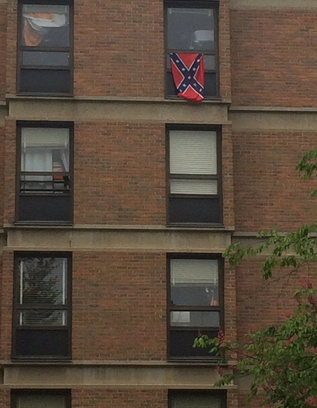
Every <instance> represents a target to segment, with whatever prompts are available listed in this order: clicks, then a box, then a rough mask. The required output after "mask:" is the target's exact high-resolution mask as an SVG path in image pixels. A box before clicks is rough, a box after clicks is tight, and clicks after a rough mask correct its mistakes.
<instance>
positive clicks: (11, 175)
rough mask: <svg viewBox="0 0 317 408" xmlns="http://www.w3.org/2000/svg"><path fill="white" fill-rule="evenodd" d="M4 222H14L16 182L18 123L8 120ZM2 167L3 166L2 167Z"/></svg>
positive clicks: (5, 148) (5, 152)
mask: <svg viewBox="0 0 317 408" xmlns="http://www.w3.org/2000/svg"><path fill="white" fill-rule="evenodd" d="M3 166H4V195H3V198H4V222H5V223H13V222H14V212H15V182H16V122H15V120H7V121H6V127H5V145H4V163H3ZM0 167H1V165H0Z"/></svg>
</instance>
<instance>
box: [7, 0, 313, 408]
mask: <svg viewBox="0 0 317 408" xmlns="http://www.w3.org/2000/svg"><path fill="white" fill-rule="evenodd" d="M315 3H316V1H315V0H302V1H300V0H275V1H274V2H273V1H272V0H261V1H259V0H138V1H135V0H130V1H125V2H121V3H120V2H118V1H114V0H102V1H101V0H90V1H89V2H88V1H86V0H74V1H73V0H0V192H1V195H0V277H1V285H0V362H1V366H0V367H1V375H0V408H9V407H12V408H31V406H32V408H34V406H40V405H41V406H42V405H44V404H46V405H47V406H48V408H66V407H67V408H69V407H70V406H71V407H72V408H84V407H96V408H98V407H100V408H101V407H108V406H109V407H110V406H113V405H116V406H118V407H119V408H129V407H134V408H147V407H150V406H151V407H155V408H167V407H168V406H169V407H171V408H183V407H185V408H186V406H187V407H188V408H207V407H211V408H220V407H222V408H224V407H225V406H226V407H228V408H237V407H244V406H245V399H246V393H247V386H246V385H245V384H243V383H241V384H232V385H230V386H228V387H225V388H224V389H221V390H217V389H215V387H214V383H215V381H216V380H217V379H218V374H217V370H216V367H217V365H218V364H219V362H217V359H215V357H213V356H211V355H208V354H206V352H205V351H202V350H197V349H193V348H192V347H191V345H192V342H193V339H194V338H195V337H196V336H197V335H199V333H208V334H210V335H215V334H216V333H217V331H218V330H219V328H221V329H222V330H224V332H225V333H226V335H227V336H228V337H230V338H231V339H236V338H238V339H241V338H243V336H244V335H245V334H246V333H248V331H249V330H250V329H251V328H254V327H261V326H263V325H266V324H270V323H272V322H280V321H282V320H283V318H285V316H286V313H287V311H288V310H289V309H290V308H291V307H292V301H291V299H290V294H291V293H292V292H293V289H294V288H295V287H296V285H297V278H296V277H293V278H292V279H291V280H290V281H288V282H287V285H286V284H285V283H286V282H285V281H283V280H280V281H279V282H278V283H276V284H274V285H270V282H263V281H262V279H261V274H260V272H259V260H258V259H251V260H248V261H245V262H243V263H242V264H241V265H240V266H239V267H237V268H236V269H235V270H234V269H232V268H230V267H229V265H228V264H227V262H226V261H224V260H223V259H222V257H221V254H222V253H223V251H224V250H225V249H226V247H227V246H228V244H230V243H231V242H237V241H241V240H242V241H243V242H245V243H251V242H253V240H254V237H255V234H256V232H257V231H258V230H260V229H263V228H268V229H269V228H276V229H278V230H280V231H290V230H292V229H294V228H296V227H298V226H300V225H301V224H303V223H311V222H312V220H314V216H315V213H316V203H315V202H314V201H312V200H310V199H309V191H310V190H311V189H312V187H313V183H312V182H310V181H306V182H303V181H300V179H299V176H298V175H297V173H296V171H295V167H296V164H297V163H298V161H299V160H300V158H301V157H302V155H303V154H304V153H305V152H306V151H307V150H309V149H310V148H312V147H314V146H315V145H316V141H315V132H316V128H317V115H316V114H317V104H316V93H317V90H316V89H315V88H316V87H317V81H316V79H317V73H316V68H315V67H316V60H317V57H316V53H315V52H314V51H315V49H316V46H317V30H316V26H317V5H316V4H315ZM168 52H185V53H186V52H187V53H198V52H201V53H202V54H204V57H205V80H206V89H205V91H206V98H205V100H204V101H203V102H202V103H200V104H195V103H191V102H188V101H185V100H183V99H181V98H178V97H177V96H176V90H175V88H174V85H173V81H172V76H171V75H172V74H171V67H170V60H169V57H168ZM304 274H307V275H309V274H310V272H309V271H304ZM253 405H256V403H255V402H254V403H253Z"/></svg>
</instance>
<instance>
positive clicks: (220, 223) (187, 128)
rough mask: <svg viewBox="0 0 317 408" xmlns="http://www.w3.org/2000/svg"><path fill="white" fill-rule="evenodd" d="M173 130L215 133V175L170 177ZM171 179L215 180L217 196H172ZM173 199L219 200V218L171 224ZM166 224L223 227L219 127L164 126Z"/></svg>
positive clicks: (173, 223)
mask: <svg viewBox="0 0 317 408" xmlns="http://www.w3.org/2000/svg"><path fill="white" fill-rule="evenodd" d="M174 130H181V131H197V132H199V131H209V132H216V141H217V152H216V154H217V175H216V176H213V175H211V176H205V175H196V174H195V175H190V174H189V175H186V174H181V175H171V173H170V164H171V161H170V160H171V158H170V132H171V131H174ZM171 178H173V179H194V180H197V179H200V180H217V182H218V190H217V194H212V195H211V194H172V193H171V192H170V191H171V189H170V180H171ZM173 197H178V198H185V199H186V198H215V199H217V200H219V209H220V217H219V221H218V222H213V223H207V222H206V223H202V222H185V221H184V222H173V221H171V220H170V199H171V198H173ZM166 224H167V226H170V227H174V226H177V227H189V226H190V227H205V228H208V227H223V191H222V137H221V127H219V126H210V125H183V124H173V125H167V126H166Z"/></svg>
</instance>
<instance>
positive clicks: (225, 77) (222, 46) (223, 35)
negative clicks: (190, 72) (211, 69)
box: [219, 0, 231, 100]
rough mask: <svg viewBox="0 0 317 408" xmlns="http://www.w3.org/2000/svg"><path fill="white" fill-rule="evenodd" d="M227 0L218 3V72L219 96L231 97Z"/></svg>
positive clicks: (223, 97) (228, 3) (226, 98)
mask: <svg viewBox="0 0 317 408" xmlns="http://www.w3.org/2000/svg"><path fill="white" fill-rule="evenodd" d="M229 5H230V1H229V0H222V1H221V2H220V5H219V72H220V96H221V98H222V99H225V100H230V99H231V66H230V12H229Z"/></svg>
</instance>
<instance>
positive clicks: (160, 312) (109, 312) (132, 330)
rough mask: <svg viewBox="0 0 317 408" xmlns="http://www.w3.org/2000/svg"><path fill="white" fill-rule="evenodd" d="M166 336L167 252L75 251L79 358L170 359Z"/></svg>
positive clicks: (76, 353) (76, 350)
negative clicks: (168, 357)
mask: <svg viewBox="0 0 317 408" xmlns="http://www.w3.org/2000/svg"><path fill="white" fill-rule="evenodd" d="M166 337H167V336H166V254H164V253H157V254H144V253H143V254H142V253H107V252H80V253H77V252H75V253H74V255H73V359H74V360H81V359H86V360H99V359H100V360H116V359H118V360H137V359H139V360H165V359H166Z"/></svg>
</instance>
